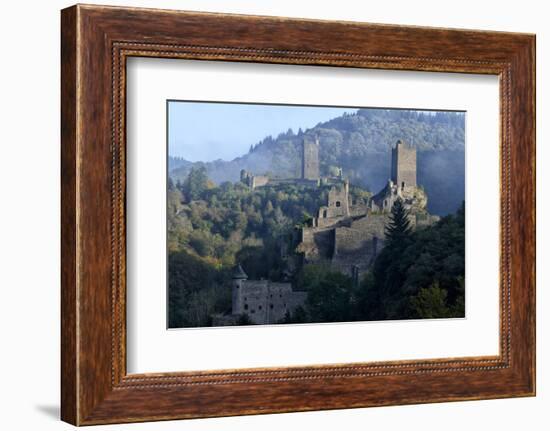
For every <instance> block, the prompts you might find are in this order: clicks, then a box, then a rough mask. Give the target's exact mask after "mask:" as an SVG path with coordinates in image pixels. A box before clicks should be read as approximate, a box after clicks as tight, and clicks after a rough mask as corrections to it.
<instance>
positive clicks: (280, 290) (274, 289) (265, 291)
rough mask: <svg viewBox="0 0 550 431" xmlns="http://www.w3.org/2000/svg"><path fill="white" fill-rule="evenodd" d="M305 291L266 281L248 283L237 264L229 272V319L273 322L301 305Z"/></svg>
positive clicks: (288, 284)
mask: <svg viewBox="0 0 550 431" xmlns="http://www.w3.org/2000/svg"><path fill="white" fill-rule="evenodd" d="M306 297H307V294H306V292H295V291H293V290H292V285H291V284H290V283H276V282H272V281H269V280H248V276H247V275H246V273H245V272H244V270H243V268H242V267H241V266H240V265H239V266H238V267H237V268H236V269H235V271H234V273H233V287H232V297H231V303H232V309H231V314H232V316H233V318H234V319H235V318H236V317H240V316H242V315H247V316H248V317H249V319H250V321H251V322H253V323H255V324H271V323H277V322H279V321H281V320H282V319H284V318H285V315H286V314H287V313H292V312H293V311H294V310H295V309H296V308H297V307H298V306H301V305H303V304H304V302H305V300H306Z"/></svg>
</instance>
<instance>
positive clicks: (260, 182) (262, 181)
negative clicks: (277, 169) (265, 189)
mask: <svg viewBox="0 0 550 431" xmlns="http://www.w3.org/2000/svg"><path fill="white" fill-rule="evenodd" d="M267 183H269V177H267V176H265V175H254V176H252V184H251V185H250V187H252V188H253V189H255V188H256V187H262V186H265V185H266V184H267Z"/></svg>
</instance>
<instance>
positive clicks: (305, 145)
mask: <svg viewBox="0 0 550 431" xmlns="http://www.w3.org/2000/svg"><path fill="white" fill-rule="evenodd" d="M301 167H302V172H301V175H300V178H271V177H269V176H267V175H255V174H253V173H252V172H249V171H247V170H246V169H242V170H241V183H243V184H246V185H247V186H248V187H250V188H251V189H255V188H257V187H265V186H268V185H269V186H278V185H285V184H299V185H304V186H310V187H317V186H319V184H320V180H321V176H320V173H319V172H320V169H319V139H318V138H315V140H311V139H310V138H307V137H306V138H304V139H303V140H302V166H301Z"/></svg>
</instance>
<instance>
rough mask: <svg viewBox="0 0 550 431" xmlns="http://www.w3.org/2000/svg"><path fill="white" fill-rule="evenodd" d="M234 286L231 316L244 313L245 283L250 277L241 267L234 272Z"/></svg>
mask: <svg viewBox="0 0 550 431" xmlns="http://www.w3.org/2000/svg"><path fill="white" fill-rule="evenodd" d="M232 278H233V286H232V289H231V296H232V298H231V303H232V309H231V314H242V313H243V312H244V307H243V287H244V282H245V281H246V280H247V279H248V275H246V272H244V270H243V267H242V266H241V265H239V266H237V267H236V268H235V270H234V271H233V276H232Z"/></svg>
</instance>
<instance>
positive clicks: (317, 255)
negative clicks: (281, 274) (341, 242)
mask: <svg viewBox="0 0 550 431" xmlns="http://www.w3.org/2000/svg"><path fill="white" fill-rule="evenodd" d="M333 244H334V231H333V229H323V228H322V227H309V228H302V238H301V243H300V245H299V246H298V247H297V249H296V251H297V252H298V253H303V255H304V258H305V259H306V261H307V262H318V261H321V260H326V259H330V258H331V257H332V250H333Z"/></svg>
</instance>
